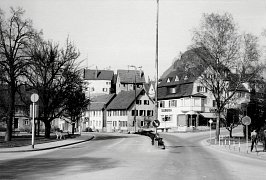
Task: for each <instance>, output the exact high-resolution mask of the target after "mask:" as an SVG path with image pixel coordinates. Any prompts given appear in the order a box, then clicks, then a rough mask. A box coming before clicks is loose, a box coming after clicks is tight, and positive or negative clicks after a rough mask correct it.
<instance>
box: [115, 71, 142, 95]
mask: <svg viewBox="0 0 266 180" xmlns="http://www.w3.org/2000/svg"><path fill="white" fill-rule="evenodd" d="M135 83H136V87H137V89H142V88H144V84H145V77H144V73H143V71H139V70H121V69H120V70H117V76H116V94H118V93H120V92H121V91H131V90H134V87H135Z"/></svg>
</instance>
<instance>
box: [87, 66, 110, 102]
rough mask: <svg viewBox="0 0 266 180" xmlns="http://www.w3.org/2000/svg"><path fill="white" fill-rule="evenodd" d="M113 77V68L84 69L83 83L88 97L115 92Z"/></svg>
mask: <svg viewBox="0 0 266 180" xmlns="http://www.w3.org/2000/svg"><path fill="white" fill-rule="evenodd" d="M113 79H114V72H113V71H111V70H98V69H96V70H91V69H84V72H83V83H84V87H85V93H86V97H90V96H97V95H103V94H111V93H113V92H114V87H112V85H113Z"/></svg>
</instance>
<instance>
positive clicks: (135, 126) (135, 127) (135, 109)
mask: <svg viewBox="0 0 266 180" xmlns="http://www.w3.org/2000/svg"><path fill="white" fill-rule="evenodd" d="M129 67H133V68H135V78H134V87H135V88H134V89H135V107H134V130H135V132H136V131H137V120H136V113H137V112H136V111H137V86H136V71H137V68H139V69H141V68H142V66H139V67H136V66H134V65H130V66H129Z"/></svg>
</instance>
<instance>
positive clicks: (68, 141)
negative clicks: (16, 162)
mask: <svg viewBox="0 0 266 180" xmlns="http://www.w3.org/2000/svg"><path fill="white" fill-rule="evenodd" d="M93 138H94V136H93V135H81V136H78V137H76V138H73V139H62V140H58V141H53V142H49V143H43V144H36V145H34V149H33V148H32V145H27V146H20V147H12V148H0V153H11V152H28V151H41V150H48V149H54V148H59V147H64V146H69V145H74V144H78V143H82V142H86V141H89V140H92V139H93Z"/></svg>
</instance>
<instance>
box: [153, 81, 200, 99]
mask: <svg viewBox="0 0 266 180" xmlns="http://www.w3.org/2000/svg"><path fill="white" fill-rule="evenodd" d="M168 88H171V87H169V86H164V87H159V88H158V100H163V99H173V98H182V97H188V96H192V95H193V94H192V92H193V83H187V84H177V85H174V86H172V88H176V93H173V94H170V93H168ZM194 96H195V95H194Z"/></svg>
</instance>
